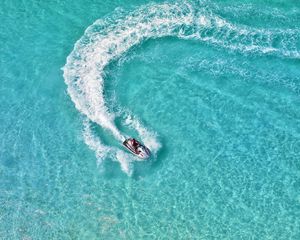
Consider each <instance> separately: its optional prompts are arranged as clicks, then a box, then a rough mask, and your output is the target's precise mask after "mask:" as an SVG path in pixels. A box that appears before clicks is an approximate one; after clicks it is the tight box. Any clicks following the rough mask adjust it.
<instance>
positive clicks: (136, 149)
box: [123, 138, 151, 159]
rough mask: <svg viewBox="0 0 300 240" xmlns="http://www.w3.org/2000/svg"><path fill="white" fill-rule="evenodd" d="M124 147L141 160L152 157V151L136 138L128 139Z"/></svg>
mask: <svg viewBox="0 0 300 240" xmlns="http://www.w3.org/2000/svg"><path fill="white" fill-rule="evenodd" d="M123 145H124V146H125V147H126V148H127V149H128V150H129V151H130V152H131V153H133V154H134V155H136V156H138V157H139V158H142V159H146V158H149V157H150V155H151V153H150V150H149V149H148V148H147V147H146V146H144V145H143V144H141V143H140V142H139V141H137V140H136V139H134V138H127V139H126V140H125V141H124V142H123Z"/></svg>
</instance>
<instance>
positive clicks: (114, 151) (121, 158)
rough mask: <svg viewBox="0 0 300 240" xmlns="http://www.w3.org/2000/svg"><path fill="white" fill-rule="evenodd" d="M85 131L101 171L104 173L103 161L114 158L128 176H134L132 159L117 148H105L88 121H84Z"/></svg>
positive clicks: (86, 141) (87, 141) (86, 139)
mask: <svg viewBox="0 0 300 240" xmlns="http://www.w3.org/2000/svg"><path fill="white" fill-rule="evenodd" d="M83 125H84V129H83V138H84V141H85V143H86V144H87V145H88V146H89V148H90V149H91V150H93V151H94V152H95V154H96V158H97V166H98V167H99V168H100V170H102V171H103V168H102V166H103V164H102V163H103V160H104V159H105V158H107V157H110V158H112V159H113V160H115V161H118V162H119V163H120V166H121V169H122V170H123V171H124V172H125V173H126V174H127V175H129V176H130V175H132V173H133V167H132V157H131V156H130V155H129V154H128V153H126V152H124V151H122V150H120V149H118V148H116V147H109V146H105V145H104V144H103V143H102V142H101V140H100V139H99V137H97V136H96V135H95V134H94V133H93V131H92V129H91V124H90V121H89V120H88V119H86V120H84V122H83Z"/></svg>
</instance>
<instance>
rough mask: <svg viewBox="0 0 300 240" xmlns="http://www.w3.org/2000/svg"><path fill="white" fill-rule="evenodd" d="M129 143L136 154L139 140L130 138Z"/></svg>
mask: <svg viewBox="0 0 300 240" xmlns="http://www.w3.org/2000/svg"><path fill="white" fill-rule="evenodd" d="M130 143H131V144H132V146H133V147H134V150H135V152H136V153H137V154H138V153H139V152H140V151H139V150H138V147H139V146H140V144H139V142H138V141H137V140H135V139H134V138H132V139H131V140H130Z"/></svg>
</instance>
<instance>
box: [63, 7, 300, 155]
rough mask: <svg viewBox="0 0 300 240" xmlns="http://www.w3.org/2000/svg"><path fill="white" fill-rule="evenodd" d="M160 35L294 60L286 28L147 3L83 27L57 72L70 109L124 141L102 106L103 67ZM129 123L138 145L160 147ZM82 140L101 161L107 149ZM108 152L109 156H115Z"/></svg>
mask: <svg viewBox="0 0 300 240" xmlns="http://www.w3.org/2000/svg"><path fill="white" fill-rule="evenodd" d="M287 33H288V35H290V36H293V38H292V39H295V41H294V42H291V41H286V37H285V34H287ZM165 36H177V37H179V38H183V39H198V40H201V41H206V42H208V43H211V44H215V45H218V46H221V47H225V48H229V49H233V50H238V51H242V52H249V51H250V52H260V53H262V54H264V53H270V52H271V53H272V52H274V53H278V54H280V55H282V56H289V57H300V53H299V52H298V51H297V50H295V49H297V47H296V46H298V45H297V44H298V43H299V39H298V38H299V36H298V35H297V34H296V33H294V32H293V31H291V30H287V31H286V32H276V31H273V32H272V31H271V30H260V29H251V28H249V27H246V26H238V25H234V24H232V23H229V22H227V21H226V20H224V19H222V18H221V17H218V16H216V15H213V14H211V13H208V12H205V11H202V10H197V9H196V8H193V6H191V5H189V4H185V3H184V4H154V5H147V6H144V7H141V8H139V9H137V10H136V11H133V12H132V13H130V14H128V15H126V16H123V15H121V16H117V19H110V18H107V19H100V20H97V21H96V22H94V23H93V24H92V25H91V26H90V27H88V28H87V29H86V31H85V33H84V35H83V37H82V38H81V39H80V40H79V41H77V42H76V44H75V47H74V49H73V51H72V52H71V54H70V55H69V56H68V57H67V62H66V64H65V66H64V68H63V70H64V79H65V82H66V84H67V86H68V93H69V95H70V96H71V99H72V101H73V102H74V103H75V106H76V108H77V109H78V110H79V111H80V112H81V113H83V114H85V115H86V116H87V117H88V118H89V119H90V120H91V121H93V122H95V123H97V124H99V125H100V126H102V127H103V128H106V129H108V130H110V131H111V132H112V133H113V135H114V136H115V137H116V139H118V140H119V141H122V140H123V139H124V137H123V136H122V134H121V133H120V131H119V130H118V128H117V127H116V125H115V124H114V114H113V113H111V112H109V109H108V108H107V106H106V105H105V99H104V93H103V91H104V89H103V85H104V77H105V72H104V68H105V67H106V66H107V65H108V64H109V63H110V62H111V61H112V60H113V59H116V58H118V57H120V56H121V55H122V54H124V53H125V52H127V51H128V50H129V49H130V48H132V47H133V46H134V45H137V44H139V43H141V42H142V41H144V40H145V39H149V38H159V37H165ZM275 39H277V40H278V39H279V47H280V48H276V47H274V46H273V45H274V44H273V42H274V40H275ZM133 119H134V118H133ZM128 121H129V120H128ZM129 122H130V121H129ZM129 122H128V123H129ZM129 125H131V126H132V127H133V128H135V129H136V130H137V131H138V133H139V134H140V137H141V139H142V141H144V142H145V143H146V144H149V145H151V146H150V149H151V148H152V149H151V150H155V151H157V150H158V148H159V147H160V144H159V143H158V141H157V139H156V137H155V135H153V134H152V133H151V132H150V131H148V130H147V129H146V128H145V127H143V126H142V124H141V123H140V122H138V121H137V120H136V119H135V120H131V122H130V124H129ZM87 140H88V141H86V143H87V144H88V145H89V146H90V147H91V148H92V149H94V150H95V149H97V150H95V151H96V154H97V155H98V157H99V158H103V156H102V155H101V154H100V152H101V151H103V152H105V151H107V148H104V147H102V146H103V145H102V144H100V145H101V147H99V146H100V145H99V144H96V145H97V146H98V145H99V146H98V147H95V144H94V143H93V142H91V141H89V138H87ZM110 151H112V150H111V149H110ZM114 152H115V155H118V156H120V155H121V154H120V153H118V154H117V153H116V151H114Z"/></svg>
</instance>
